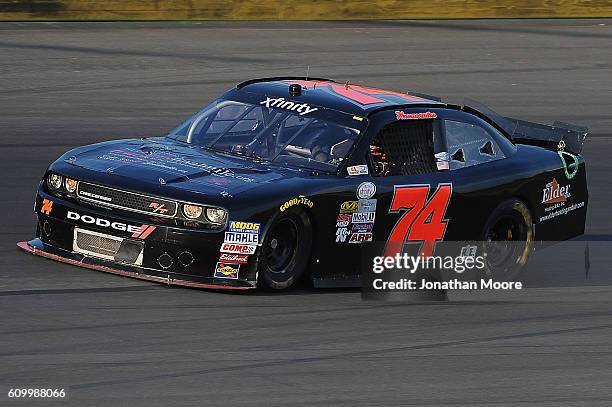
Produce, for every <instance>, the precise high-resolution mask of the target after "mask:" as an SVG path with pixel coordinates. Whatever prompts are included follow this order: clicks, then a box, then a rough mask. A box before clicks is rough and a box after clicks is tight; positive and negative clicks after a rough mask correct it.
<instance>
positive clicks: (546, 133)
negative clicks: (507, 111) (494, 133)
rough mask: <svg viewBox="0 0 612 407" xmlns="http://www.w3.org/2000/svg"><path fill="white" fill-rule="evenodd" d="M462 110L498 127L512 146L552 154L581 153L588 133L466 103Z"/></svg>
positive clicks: (582, 129) (476, 103) (585, 129)
mask: <svg viewBox="0 0 612 407" xmlns="http://www.w3.org/2000/svg"><path fill="white" fill-rule="evenodd" d="M463 110H466V111H469V112H471V113H475V114H478V113H480V116H481V117H482V116H483V115H484V116H485V117H484V118H487V119H489V121H492V122H493V123H492V124H495V125H496V126H497V127H499V128H501V130H503V131H504V132H505V133H506V134H507V136H508V137H509V138H510V140H512V142H513V143H518V144H530V145H535V146H539V147H544V148H546V149H549V150H554V151H557V150H559V151H561V150H564V151H568V152H570V153H574V154H580V153H581V152H582V146H583V144H584V141H585V139H586V136H587V134H588V132H589V129H588V127H585V126H579V125H575V124H570V123H564V122H559V121H556V122H554V123H553V124H552V126H549V125H546V124H539V123H533V122H528V121H525V120H519V119H514V118H512V117H505V116H501V115H499V114H497V113H495V112H494V111H492V110H491V109H489V108H487V107H486V106H484V105H482V104H480V103H478V102H476V101H473V100H466V101H465V103H464V106H463Z"/></svg>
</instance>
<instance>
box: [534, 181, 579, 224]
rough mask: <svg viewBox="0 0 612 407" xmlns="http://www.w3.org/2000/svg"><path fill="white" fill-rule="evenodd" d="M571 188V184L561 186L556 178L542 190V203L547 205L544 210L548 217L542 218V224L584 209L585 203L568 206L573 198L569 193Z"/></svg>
mask: <svg viewBox="0 0 612 407" xmlns="http://www.w3.org/2000/svg"><path fill="white" fill-rule="evenodd" d="M570 186H571V184H567V185H560V184H559V182H557V179H556V178H553V180H552V181H550V182H549V183H547V184H546V186H545V187H544V189H543V190H542V203H543V204H544V205H547V206H546V207H545V208H544V211H545V212H546V215H544V216H542V217H540V222H544V221H547V220H549V219H552V218H556V217H557V216H561V215H566V214H568V213H570V212H572V211H575V210H576V209H580V208H582V207H584V201H583V202H578V203H574V204H571V205H569V206H566V205H567V203H568V202H567V201H568V199H570V197H571V196H572V195H571V193H570V192H569V190H570Z"/></svg>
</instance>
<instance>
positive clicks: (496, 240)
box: [483, 199, 533, 281]
mask: <svg viewBox="0 0 612 407" xmlns="http://www.w3.org/2000/svg"><path fill="white" fill-rule="evenodd" d="M483 240H484V242H483V246H484V247H483V251H484V253H485V255H486V260H485V265H486V270H485V271H486V274H488V275H489V276H490V277H493V278H495V279H496V280H500V281H511V280H515V279H516V278H518V276H519V275H520V273H521V272H522V270H523V267H524V266H525V265H526V264H527V260H528V259H529V254H530V253H531V251H532V250H533V221H532V219H531V214H530V212H529V208H527V206H526V205H525V204H524V203H523V202H522V201H520V200H518V199H511V200H508V201H506V202H503V203H502V204H501V205H499V206H498V207H497V208H496V209H495V210H494V211H493V213H492V214H491V216H489V219H488V220H487V223H486V225H485V228H484V232H483Z"/></svg>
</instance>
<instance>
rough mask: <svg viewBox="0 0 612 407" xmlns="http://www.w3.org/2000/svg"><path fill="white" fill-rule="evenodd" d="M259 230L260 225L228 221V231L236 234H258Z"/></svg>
mask: <svg viewBox="0 0 612 407" xmlns="http://www.w3.org/2000/svg"><path fill="white" fill-rule="evenodd" d="M260 229H261V224H260V223H254V222H242V221H239V220H232V221H230V224H229V227H228V230H229V231H230V232H238V233H256V234H259V230H260Z"/></svg>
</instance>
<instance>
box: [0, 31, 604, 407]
mask: <svg viewBox="0 0 612 407" xmlns="http://www.w3.org/2000/svg"><path fill="white" fill-rule="evenodd" d="M611 27H612V21H610V20H607V21H606V20H560V21H545V20H522V21H457V22H435V21H429V22H411V21H405V22H401V21H398V22H330V23H155V24H146V23H121V24H117V23H115V24H111V23H98V24H45V23H39V24H26V23H4V24H0V152H1V159H0V197H1V198H0V217H1V219H2V221H1V222H0V304H1V307H0V315H1V316H2V317H1V318H2V319H1V324H0V345H1V347H0V387H2V391H3V394H0V405H5V404H7V403H8V402H9V400H8V399H7V397H6V392H7V391H8V389H9V388H10V387H41V386H44V387H64V388H65V389H66V391H67V393H68V400H65V401H61V402H58V404H71V405H79V406H88V405H117V406H119V405H125V406H149V407H151V406H167V405H218V406H224V407H225V406H235V405H262V406H270V405H279V406H281V405H282V406H286V405H293V406H296V405H321V406H329V405H346V406H361V405H363V406H374V405H380V406H392V405H414V406H424V405H426V406H433V405H444V406H460V405H466V406H474V405H494V406H579V405H585V406H610V405H611V404H612V386H611V385H610V384H611V383H612V367H611V366H612V318H611V315H612V301H611V298H612V279H609V280H606V278H603V279H602V280H601V281H600V282H599V283H597V284H593V283H592V282H586V281H583V280H580V279H577V280H576V281H577V283H576V281H574V283H572V284H568V285H571V287H564V285H566V284H564V281H563V273H560V274H559V281H557V283H558V284H556V285H557V287H555V288H550V287H549V288H533V289H528V290H524V291H523V292H512V293H506V294H503V295H502V294H500V295H498V296H495V297H494V298H489V299H484V300H474V299H472V300H470V299H466V300H458V301H452V302H447V303H434V304H424V303H414V304H393V303H378V302H374V303H372V302H362V301H361V299H360V294H359V291H355V290H327V291H324V290H311V289H302V290H296V291H293V292H290V293H287V294H277V295H271V294H262V293H247V294H226V293H222V292H211V291H203V290H195V289H182V288H171V287H166V286H162V285H158V284H152V283H147V282H140V281H137V280H131V279H127V278H123V277H117V276H112V275H107V274H104V273H100V272H95V271H89V270H84V269H80V268H76V267H72V266H68V265H63V264H59V263H54V262H51V261H48V260H45V259H41V258H35V257H33V256H29V255H27V254H25V253H22V252H18V251H17V250H16V248H15V242H17V241H18V240H23V239H27V238H30V237H32V236H33V234H34V225H35V217H34V214H33V213H32V199H33V195H34V191H35V188H36V185H37V183H38V181H39V179H40V177H41V176H42V174H43V172H44V170H45V168H46V166H47V165H48V163H50V162H51V161H52V160H54V159H55V158H56V157H57V156H59V155H60V153H62V152H63V151H65V150H66V149H69V148H71V147H75V146H78V145H82V144H87V143H91V142H95V141H101V140H108V139H113V138H127V137H139V136H150V135H160V134H163V133H164V132H166V131H168V130H170V129H171V128H172V127H173V125H174V124H176V123H178V122H180V121H181V120H182V119H184V118H185V117H187V116H188V115H189V114H191V113H192V112H194V111H196V110H197V109H199V108H200V107H201V106H203V105H205V104H206V103H208V101H210V100H211V99H212V98H214V97H215V96H217V95H218V94H220V93H221V92H222V91H224V90H225V89H227V88H229V87H231V86H232V85H234V84H235V83H237V82H239V81H242V80H244V79H248V78H251V77H260V76H274V75H304V74H305V73H306V70H307V67H308V66H310V75H311V76H322V77H332V78H336V79H339V80H351V81H353V82H356V83H365V84H368V85H373V86H379V87H384V88H390V89H395V90H408V89H412V90H416V91H421V92H426V93H429V94H434V95H441V96H445V97H449V98H450V99H453V100H458V101H460V100H461V98H462V97H464V96H469V97H471V98H473V99H477V100H479V101H482V102H484V103H486V104H488V105H489V106H491V107H493V108H494V109H496V110H497V111H500V112H503V113H506V114H508V115H512V116H515V117H521V118H524V119H529V120H535V121H543V122H552V121H553V120H554V119H561V120H564V121H568V122H576V123H582V124H586V125H588V126H590V128H591V136H590V138H589V139H588V141H587V143H586V145H585V150H584V155H585V156H586V159H587V160H588V178H589V188H590V194H591V199H590V202H589V204H590V205H589V218H588V225H587V236H588V238H590V239H593V240H600V241H604V242H606V241H609V240H610V236H612V221H611V220H610V202H612V188H610V174H611V172H612V164H611V163H612V160H611V157H612V140H611V138H612V130H610V129H611V128H612V113H611V112H612V53H611V52H610V45H611V43H612V28H611ZM341 262H342V259H339V263H338V267H342V263H341ZM608 270H609V268H608ZM568 273H569V272H568ZM604 274H605V273H604ZM581 281H583V283H581ZM15 404H16V405H17V404H19V405H28V404H32V402H28V401H24V400H21V401H20V402H19V403H17V402H15ZM36 404H40V405H43V404H51V405H53V404H54V403H53V402H49V400H45V401H44V402H43V401H41V402H38V403H36Z"/></svg>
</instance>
